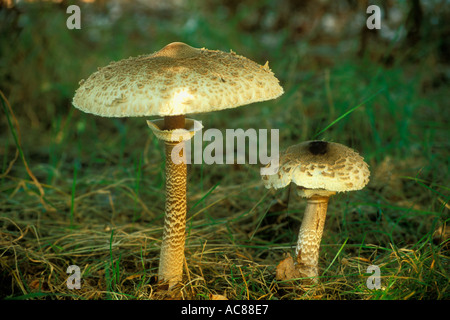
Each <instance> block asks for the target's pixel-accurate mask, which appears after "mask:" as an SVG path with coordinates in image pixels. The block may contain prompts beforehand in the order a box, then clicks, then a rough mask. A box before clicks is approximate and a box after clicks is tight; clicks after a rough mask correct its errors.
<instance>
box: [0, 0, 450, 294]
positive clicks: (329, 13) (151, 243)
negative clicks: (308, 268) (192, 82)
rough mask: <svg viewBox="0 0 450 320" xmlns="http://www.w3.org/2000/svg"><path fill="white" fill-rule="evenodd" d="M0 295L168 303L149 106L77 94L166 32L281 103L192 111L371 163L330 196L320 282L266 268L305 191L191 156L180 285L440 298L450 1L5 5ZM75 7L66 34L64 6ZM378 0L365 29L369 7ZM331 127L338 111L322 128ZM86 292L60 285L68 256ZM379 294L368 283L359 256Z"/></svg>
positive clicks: (164, 39) (168, 38)
mask: <svg viewBox="0 0 450 320" xmlns="http://www.w3.org/2000/svg"><path fill="white" fill-rule="evenodd" d="M0 3H1V5H0V90H1V104H2V109H1V111H0V115H1V116H0V298H2V299H11V298H13V299H72V298H73V299H148V298H150V299H157V298H158V297H157V296H156V295H155V293H154V288H155V280H154V276H155V275H156V273H157V266H158V254H159V244H160V241H161V235H162V223H163V214H164V154H163V146H162V145H161V143H160V142H158V141H157V139H156V138H155V137H154V136H153V135H152V134H151V132H150V131H149V129H148V127H147V126H146V123H145V121H144V120H145V119H139V118H127V119H125V118H123V119H107V118H100V117H96V116H93V115H89V114H84V113H82V112H80V111H79V110H76V109H75V108H74V107H73V106H72V105H71V100H72V98H73V95H74V92H75V90H76V89H77V87H78V82H79V81H80V80H81V79H86V78H87V77H88V76H89V75H90V74H91V73H93V72H94V71H96V70H97V67H102V66H105V65H107V64H108V63H109V62H110V61H114V60H120V59H123V58H127V57H129V56H137V55H140V54H147V53H152V52H154V51H157V50H159V49H161V48H162V47H164V46H165V45H166V44H168V43H170V42H174V41H181V42H185V43H187V44H189V45H191V46H193V47H198V48H201V47H205V48H208V49H213V50H215V49H219V50H223V51H226V52H229V51H230V49H231V50H233V51H234V52H236V53H237V54H240V55H243V56H245V57H248V58H249V59H252V60H254V61H256V62H258V63H260V64H262V65H264V63H265V62H266V61H269V64H270V68H271V69H272V71H273V72H274V73H275V75H276V76H277V78H278V79H279V80H280V82H281V84H282V86H283V88H284V90H285V94H284V95H283V96H281V97H280V98H278V99H276V100H273V101H267V102H263V103H258V104H254V105H250V106H244V107H241V108H237V109H232V110H224V111H220V112H213V113H209V114H198V115H193V117H194V116H195V118H196V119H197V120H201V121H202V122H203V125H204V126H205V128H219V129H221V130H225V129H226V128H230V129H233V128H243V129H244V130H245V129H247V128H255V129H258V128H261V129H279V130H280V148H281V150H283V149H285V148H287V147H288V146H290V145H292V144H297V143H300V142H302V141H305V140H311V139H323V140H326V141H334V142H338V143H342V144H345V145H347V146H349V147H352V148H354V149H355V150H356V151H357V152H359V153H360V154H361V155H362V156H364V158H365V160H366V162H367V163H368V164H369V165H370V170H371V181H370V183H369V185H368V186H367V187H366V188H365V189H364V190H361V191H358V192H352V193H348V194H339V195H337V196H336V197H334V198H333V199H332V200H331V201H330V206H329V210H328V216H327V221H326V224H325V230H324V237H323V240H322V247H321V256H320V268H321V272H322V276H321V278H320V282H319V284H317V285H314V286H306V285H303V284H302V283H301V281H300V282H283V281H277V280H275V278H274V273H275V267H276V265H277V264H278V262H279V261H281V260H282V259H283V257H284V256H285V254H286V253H291V254H292V252H293V246H294V245H295V241H296V238H297V232H298V228H299V225H300V223H301V219H302V215H303V210H304V207H305V203H304V200H303V199H300V198H298V197H296V196H295V192H293V190H291V188H286V189H284V190H278V191H276V192H275V191H269V190H266V189H265V188H264V187H263V185H262V183H261V181H260V176H259V166H258V165H238V164H236V165H232V166H229V165H214V166H206V165H191V166H189V172H188V174H189V176H188V209H189V212H188V228H187V232H188V237H187V245H186V259H187V262H186V272H185V274H186V279H185V280H186V281H185V283H186V285H185V286H184V287H183V288H181V289H180V292H179V294H180V296H179V297H181V298H190V299H213V298H215V297H218V296H220V297H223V296H225V297H226V298H228V299H250V300H252V299H448V298H449V292H448V291H449V269H450V267H449V259H450V258H449V251H448V249H449V246H448V235H449V229H448V219H449V204H448V200H449V192H448V191H449V186H448V179H449V172H448V168H449V152H448V150H449V147H450V144H449V124H448V119H449V117H450V114H449V110H450V108H449V105H448V94H449V81H450V42H449V39H450V24H449V21H450V2H449V1H447V0H430V1H419V0H413V1H400V0H399V1H394V0H387V1H363V0H361V1H354V0H342V1H331V0H321V1H312V0H311V1H310V0H302V1H295V0H280V1H269V0H248V1H237V0H229V1H226V0H211V1H198V0H194V1H187V0H165V1H157V0H134V1H132V0H130V1H126V0H117V1H106V0H102V1H93V0H92V1H86V2H81V1H80V2H76V1H17V2H16V1H11V0H10V1H1V2H0ZM71 4H76V5H78V6H79V7H80V9H81V29H80V30H76V29H74V30H69V29H68V28H67V27H66V20H67V19H68V18H69V16H70V14H68V13H66V10H67V7H68V6H69V5H71ZM371 4H375V5H378V6H379V7H380V8H381V10H382V17H381V29H379V30H377V29H374V30H369V29H368V28H367V27H366V20H367V18H368V17H369V14H367V13H366V9H367V7H368V6H369V5H371ZM330 124H332V125H331V126H330ZM72 264H75V265H78V266H80V268H81V272H82V288H81V289H80V290H69V289H68V288H67V286H66V282H65V281H66V279H67V277H68V274H67V273H66V269H67V267H68V266H69V265H72ZM369 265H377V266H380V268H381V276H382V280H381V283H382V288H381V289H379V290H371V289H369V288H367V286H366V279H367V277H368V276H369V274H367V273H366V269H367V266H369Z"/></svg>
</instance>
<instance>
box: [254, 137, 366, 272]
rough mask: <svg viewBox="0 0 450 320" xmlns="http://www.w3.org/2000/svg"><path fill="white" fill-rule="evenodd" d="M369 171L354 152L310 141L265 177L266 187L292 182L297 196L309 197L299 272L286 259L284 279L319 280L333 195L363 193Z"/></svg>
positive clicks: (289, 152)
mask: <svg viewBox="0 0 450 320" xmlns="http://www.w3.org/2000/svg"><path fill="white" fill-rule="evenodd" d="M369 176H370V172H369V168H368V165H367V164H366V163H365V162H364V159H363V158H362V157H361V156H360V155H358V154H357V153H356V152H355V151H353V150H352V149H350V148H348V147H346V146H344V145H342V144H339V143H333V142H325V141H306V142H303V143H300V144H298V145H294V146H291V147H289V148H288V149H287V150H286V151H285V152H284V154H283V155H282V156H281V157H280V161H279V169H278V172H277V173H276V174H274V175H263V176H262V179H263V182H264V184H265V186H266V188H274V189H279V188H284V187H285V186H287V185H288V184H290V183H291V182H294V183H295V184H296V185H297V189H296V190H297V193H298V194H299V195H300V196H302V197H305V198H307V206H306V209H305V214H304V217H303V221H302V224H301V227H300V231H299V235H298V241H297V246H296V250H295V255H296V266H295V269H296V272H293V271H292V270H290V269H292V268H290V267H289V263H290V262H289V261H290V260H289V259H292V258H287V259H288V260H283V263H282V264H280V267H281V268H282V269H283V270H280V276H281V277H283V276H285V275H286V274H289V277H291V278H292V277H293V276H294V275H297V276H298V277H311V278H312V279H313V280H314V281H317V276H318V274H319V272H318V261H319V247H320V242H321V240H322V233H323V229H324V224H325V218H326V213H327V208H328V201H329V198H330V196H332V195H334V194H335V193H336V192H346V191H351V190H360V189H362V188H364V186H365V185H366V184H367V183H368V182H369ZM292 263H293V262H292Z"/></svg>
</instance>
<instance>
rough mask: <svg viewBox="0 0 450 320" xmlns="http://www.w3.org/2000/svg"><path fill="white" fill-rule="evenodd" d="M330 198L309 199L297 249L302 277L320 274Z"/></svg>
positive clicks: (298, 267) (298, 266)
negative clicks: (321, 253) (319, 265)
mask: <svg viewBox="0 0 450 320" xmlns="http://www.w3.org/2000/svg"><path fill="white" fill-rule="evenodd" d="M328 200H329V197H325V196H312V197H310V198H308V202H307V205H306V209H305V215H304V217H303V221H302V225H301V227H300V231H299V235H298V242H297V248H296V250H295V255H296V256H297V269H298V270H299V272H300V274H301V275H302V276H306V277H317V276H318V274H319V270H318V264H319V247H320V242H321V240H322V233H323V227H324V225H325V218H326V215H327V208H328Z"/></svg>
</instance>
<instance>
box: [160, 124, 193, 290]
mask: <svg viewBox="0 0 450 320" xmlns="http://www.w3.org/2000/svg"><path fill="white" fill-rule="evenodd" d="M165 120H166V121H165V129H166V130H173V129H177V128H184V116H177V117H166V118H165ZM179 143H184V142H165V153H166V207H165V211H166V212H165V217H164V232H163V240H162V244H161V256H160V261H159V270H158V280H159V281H164V282H165V281H167V282H168V283H169V288H170V287H173V286H174V285H175V284H176V283H177V282H180V281H181V279H182V276H183V263H184V243H185V231H186V172H187V171H186V170H187V168H186V161H184V162H182V163H179V164H175V163H173V161H172V157H171V154H172V150H173V148H174V147H175V146H176V145H177V144H179ZM181 150H182V151H183V150H184V148H181ZM182 151H181V152H182ZM181 156H182V157H185V155H184V154H182V155H181V154H180V157H181Z"/></svg>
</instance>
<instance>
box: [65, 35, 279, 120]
mask: <svg viewBox="0 0 450 320" xmlns="http://www.w3.org/2000/svg"><path fill="white" fill-rule="evenodd" d="M281 94H283V88H282V87H281V86H280V84H279V81H278V79H277V78H275V76H274V74H273V73H272V71H271V70H270V69H269V67H268V63H266V64H265V65H264V66H261V65H259V64H257V63H255V62H253V61H251V60H249V59H247V58H245V57H242V56H239V55H237V54H235V53H234V52H232V51H231V52H230V53H225V52H222V51H218V50H216V51H213V50H207V49H205V48H202V49H197V48H193V47H191V46H189V45H187V44H184V43H181V42H174V43H171V44H168V45H167V46H165V47H164V48H162V49H161V50H159V51H157V52H155V53H153V54H147V55H141V56H138V57H130V58H128V59H124V60H120V61H117V62H111V63H110V64H109V65H107V66H106V67H103V68H99V69H98V71H97V72H94V73H93V74H92V75H91V76H90V77H89V78H88V79H87V80H81V81H80V87H79V88H78V89H77V91H76V93H75V96H74V98H73V105H74V106H75V107H76V108H78V109H80V110H82V111H84V112H87V113H93V114H96V115H99V116H103V117H136V116H154V115H159V116H169V115H170V116H174V115H182V114H189V113H201V112H209V111H215V110H221V109H227V108H235V107H238V106H241V105H245V104H249V103H253V102H258V101H264V100H270V99H275V98H277V97H278V96H280V95H281Z"/></svg>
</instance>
